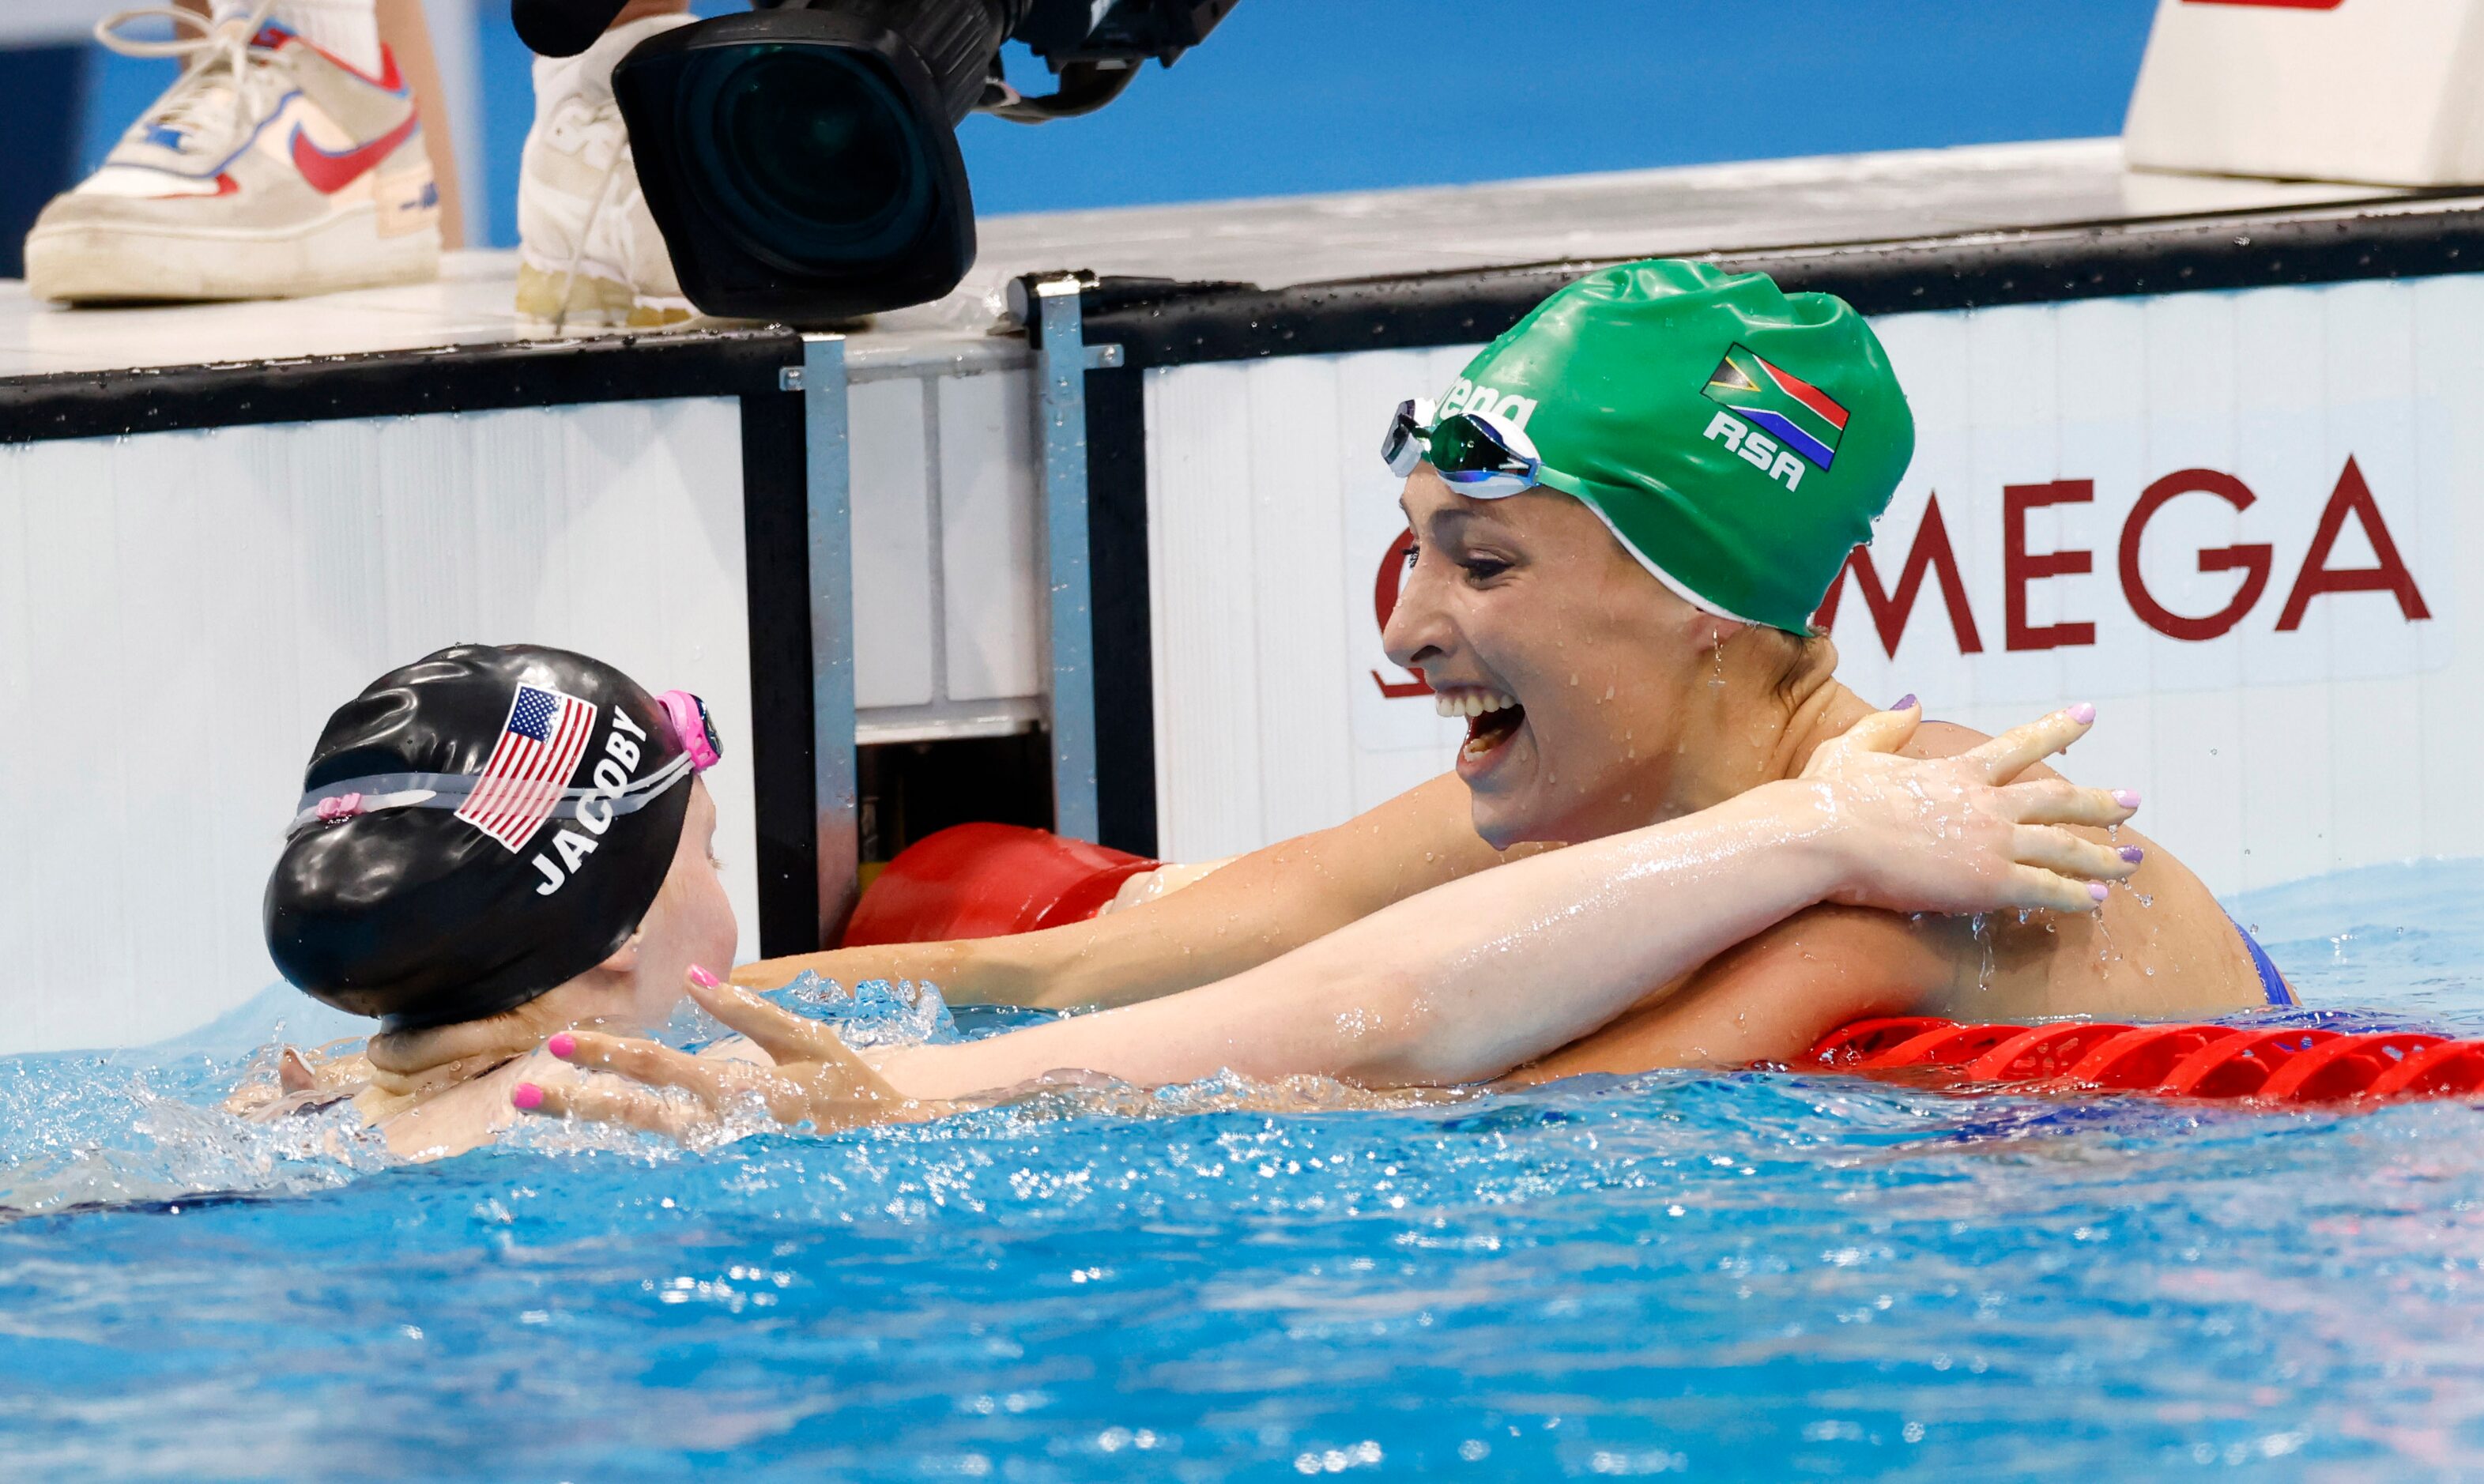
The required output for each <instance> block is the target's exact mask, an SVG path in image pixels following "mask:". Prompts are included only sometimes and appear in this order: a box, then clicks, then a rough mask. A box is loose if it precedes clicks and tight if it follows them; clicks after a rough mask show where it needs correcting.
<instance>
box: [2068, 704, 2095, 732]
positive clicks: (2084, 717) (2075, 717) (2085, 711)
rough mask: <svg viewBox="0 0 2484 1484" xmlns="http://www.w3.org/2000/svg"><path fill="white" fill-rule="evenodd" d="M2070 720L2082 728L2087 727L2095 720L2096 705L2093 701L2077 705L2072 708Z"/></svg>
mask: <svg viewBox="0 0 2484 1484" xmlns="http://www.w3.org/2000/svg"><path fill="white" fill-rule="evenodd" d="M2070 719H2071V720H2072V721H2075V722H2077V723H2078V724H2079V725H2081V726H2085V725H2087V724H2088V723H2089V722H2091V721H2093V720H2094V719H2095V703H2094V702H2093V701H2081V702H2079V703H2078V704H2077V705H2075V706H2073V707H2071V708H2070Z"/></svg>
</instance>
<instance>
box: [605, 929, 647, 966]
mask: <svg viewBox="0 0 2484 1484" xmlns="http://www.w3.org/2000/svg"><path fill="white" fill-rule="evenodd" d="M645 936H646V933H645V932H644V931H634V932H632V933H631V934H630V935H629V936H628V937H626V938H624V939H622V940H621V946H620V947H618V948H616V949H614V950H612V952H611V954H610V955H608V957H607V958H605V960H604V961H603V962H602V963H599V964H597V965H596V967H597V968H599V969H603V970H605V971H606V972H607V973H611V974H623V975H628V974H635V973H637V972H638V940H639V939H640V938H642V937H645Z"/></svg>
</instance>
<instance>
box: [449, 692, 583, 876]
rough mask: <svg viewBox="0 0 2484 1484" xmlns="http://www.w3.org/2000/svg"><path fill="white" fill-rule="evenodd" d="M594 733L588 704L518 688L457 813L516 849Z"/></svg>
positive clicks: (548, 813) (556, 797)
mask: <svg viewBox="0 0 2484 1484" xmlns="http://www.w3.org/2000/svg"><path fill="white" fill-rule="evenodd" d="M594 735H595V706H594V704H593V703H592V702H588V701H581V700H580V699H579V698H578V697H576V696H574V695H564V694H562V693H561V692H560V691H557V690H549V689H546V688H543V687H541V686H520V687H519V688H518V693H517V694H516V695H514V696H512V697H510V699H509V719H508V720H507V721H506V722H505V723H503V724H502V725H501V727H500V745H499V746H497V747H494V748H493V749H492V758H491V761H490V762H488V763H486V764H484V765H483V772H482V776H481V777H479V778H477V779H476V780H475V781H474V792H473V794H470V795H468V796H467V798H466V803H465V806H464V807H462V808H460V809H459V810H458V811H457V817H458V818H459V819H461V820H464V821H465V822H466V823H469V824H472V825H473V826H474V827H475V828H476V829H479V830H481V831H482V832H483V833H485V834H487V835H489V836H491V837H492V838H493V839H495V840H497V841H499V842H500V844H501V845H502V846H503V847H505V848H507V850H509V852H510V853H511V854H515V853H517V852H518V851H519V850H523V849H525V847H526V843H527V841H528V840H531V839H533V838H534V833H535V831H536V830H538V829H541V828H542V827H543V822H544V821H545V820H547V819H550V818H551V817H552V812H553V809H554V807H555V806H556V805H558V804H559V803H560V797H561V794H562V792H563V791H564V790H566V789H567V788H568V787H569V777H570V774H572V773H573V772H576V771H577V770H578V760H579V759H580V758H581V757H584V756H585V755H586V743H587V740H588V739H589V738H591V737H592V736H594Z"/></svg>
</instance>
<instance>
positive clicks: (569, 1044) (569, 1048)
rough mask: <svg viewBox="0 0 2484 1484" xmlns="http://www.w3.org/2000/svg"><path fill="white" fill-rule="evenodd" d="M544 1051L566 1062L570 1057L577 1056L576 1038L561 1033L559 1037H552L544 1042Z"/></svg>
mask: <svg viewBox="0 0 2484 1484" xmlns="http://www.w3.org/2000/svg"><path fill="white" fill-rule="evenodd" d="M544 1049H545V1050H546V1051H549V1052H551V1053H552V1054H553V1055H554V1056H556V1057H558V1058H560V1059H561V1060H562V1061H564V1062H566V1061H568V1060H569V1059H570V1058H571V1057H574V1056H576V1055H578V1038H577V1037H575V1036H572V1035H570V1034H569V1033H568V1032H567V1031H563V1032H561V1033H560V1034H559V1035H557V1036H554V1038H553V1039H550V1040H548V1041H545V1042H544Z"/></svg>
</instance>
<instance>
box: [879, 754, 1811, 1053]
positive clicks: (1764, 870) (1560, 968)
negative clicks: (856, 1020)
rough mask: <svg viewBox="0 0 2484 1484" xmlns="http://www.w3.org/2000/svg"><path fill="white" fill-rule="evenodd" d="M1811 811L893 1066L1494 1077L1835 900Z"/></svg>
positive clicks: (1514, 884)
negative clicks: (1144, 1000)
mask: <svg viewBox="0 0 2484 1484" xmlns="http://www.w3.org/2000/svg"><path fill="white" fill-rule="evenodd" d="M1812 798H1813V796H1812V795H1811V794H1809V793H1808V792H1807V791H1804V790H1803V789H1802V787H1801V786H1800V785H1794V784H1784V785H1778V784H1771V785H1769V786H1767V787H1765V788H1762V789H1758V790H1754V791H1752V792H1751V793H1748V794H1744V795H1742V796H1739V797H1737V798H1735V799H1732V800H1729V801H1728V802H1726V803H1724V804H1720V805H1718V806H1716V807H1715V808H1714V809H1710V810H1707V811H1705V812H1703V813H1701V814H1698V815H1694V816H1691V817H1688V818H1687V819H1683V820H1678V821H1674V822H1672V823H1666V824H1661V825H1657V826H1653V827H1651V828H1647V829H1641V830H1634V831H1632V832H1630V833H1627V834H1623V835H1616V836H1613V837H1611V838H1609V839H1606V840H1602V841H1596V842H1593V843H1591V844H1588V845H1583V846H1577V847H1573V848H1571V849H1569V850H1560V851H1556V852H1553V853H1549V854H1545V855H1539V856H1536V857H1533V858H1531V859H1528V860H1525V861H1518V862H1513V863H1511V864H1510V865H1508V866H1505V867H1503V868H1502V869H1500V870H1498V871H1493V872H1490V873H1488V874H1485V875H1482V876H1476V877H1467V878H1465V879H1461V880H1458V881H1453V882H1450V883H1448V884H1446V885H1444V886H1440V887H1437V888H1435V889H1433V890H1431V891H1429V892H1425V893H1423V894H1422V895H1420V896H1418V897H1413V898H1410V899H1408V900H1407V901H1404V902H1401V903H1398V904H1394V905H1392V906H1389V907H1387V908H1384V909H1382V910H1381V911H1378V912H1376V913H1373V914H1372V915H1370V916H1368V917H1365V918H1364V919H1363V920H1362V921H1360V922H1357V923H1354V924H1352V925H1350V926H1348V927H1345V928H1342V929H1340V930H1338V931H1336V932H1334V933H1331V934H1330V935H1329V936H1327V937H1324V938H1321V939H1320V940H1318V941H1317V942H1315V943H1312V944H1310V945H1308V946H1307V947H1304V948H1301V949H1298V950H1297V951H1295V952H1294V953H1291V954H1288V955H1286V956H1285V957H1283V958H1279V959H1277V960H1276V961H1274V962H1272V963H1268V964H1265V965H1262V966H1260V967H1258V968H1256V969H1253V970H1251V971H1250V972H1248V973H1245V974H1241V975H1237V976H1235V977H1233V978H1231V979H1228V980H1225V981H1223V982H1221V983H1218V984H1214V985H1206V986H1204V987H1202V988H1201V989H1198V990H1196V991H1194V992H1192V993H1190V994H1187V995H1183V996H1180V997H1178V998H1177V999H1170V1000H1159V1001H1155V1002H1151V1003H1149V1004H1146V1005H1139V1006H1132V1007H1129V1008H1126V1009H1122V1010H1117V1011H1110V1012H1104V1013H1102V1014H1096V1015H1088V1016H1082V1017H1079V1018H1077V1019H1074V1020H1066V1021H1059V1022H1056V1023H1054V1024H1051V1025H1045V1026H1038V1027H1033V1028H1030V1029H1028V1030H1025V1031H1020V1032H1017V1033H1014V1034H1012V1035H1009V1036H1002V1037H993V1038H990V1039H985V1040H981V1041H971V1042H967V1043H964V1044H958V1045H948V1046H935V1047H920V1048H912V1049H909V1050H907V1051H904V1052H899V1053H893V1054H891V1055H889V1056H888V1057H887V1058H886V1059H885V1060H883V1061H882V1062H881V1063H880V1070H881V1071H882V1073H883V1074H884V1075H886V1076H887V1077H888V1079H889V1080H890V1081H891V1082H892V1083H893V1084H895V1085H896V1086H897V1088H898V1090H899V1091H900V1092H901V1093H904V1094H905V1095H908V1096H914V1097H931V1098H948V1097H962V1096H967V1095H971V1094H973V1093H981V1092H988V1091H992V1090H995V1089H999V1088H1006V1087H1011V1086H1014V1085H1016V1084H1019V1083H1022V1082H1025V1081H1027V1080H1029V1079H1031V1078H1034V1077H1038V1076H1040V1075H1042V1074H1043V1073H1045V1072H1047V1071H1054V1070H1062V1069H1067V1068H1077V1069H1082V1070H1088V1071H1094V1072H1101V1073H1104V1074H1107V1075H1110V1076H1114V1077H1119V1078H1121V1079H1123V1080H1125V1081H1130V1082H1134V1083H1138V1084H1141V1085H1143V1086H1163V1085H1167V1084H1172V1083H1179V1082H1189V1081H1195V1080H1197V1079H1198V1078H1201V1077H1205V1076H1210V1075H1213V1074H1214V1073H1216V1072H1218V1071H1220V1070H1231V1071H1234V1072H1237V1073H1240V1074H1241V1075H1243V1076H1246V1077H1253V1078H1274V1077H1283V1076H1289V1075H1296V1074H1303V1073H1309V1074H1313V1075H1323V1076H1331V1077H1337V1078H1340V1079H1343V1080H1348V1081H1353V1082H1357V1083H1361V1084H1363V1085H1365V1086H1372V1087H1409V1086H1452V1085H1456V1084H1459V1083H1466V1082H1473V1081H1478V1080H1481V1079H1484V1078H1489V1077H1493V1076H1498V1075H1499V1074H1500V1073H1502V1072H1505V1071H1507V1070H1509V1069H1510V1068H1511V1067H1513V1066H1520V1065H1523V1064H1524V1063H1526V1062H1527V1061H1530V1060H1533V1059H1534V1058H1535V1057H1538V1056H1541V1055H1543V1054H1545V1053H1546V1052H1549V1051H1551V1050H1553V1048H1555V1047H1558V1046H1560V1045H1563V1044H1565V1043H1567V1042H1568V1041H1570V1040H1573V1039H1577V1038H1578V1037H1580V1036H1582V1035H1584V1034H1586V1033H1587V1032H1589V1031H1591V1030H1593V1029H1595V1028H1596V1027H1598V1026H1600V1025H1603V1024H1604V1023H1605V1022H1607V1021H1608V1020H1610V1019H1612V1018H1613V1017H1614V1016H1615V1015H1617V1014H1619V1013H1621V1012H1623V1011H1624V1010H1626V1009H1628V1008H1630V1006H1631V1005H1632V1004H1634V1003H1635V1002H1636V1001H1637V1000H1638V999H1639V998H1640V997H1641V996H1642V995H1644V994H1645V993H1646V992H1647V991H1648V990H1649V989H1650V988H1652V987H1654V986H1656V985H1662V984H1665V983H1668V982H1670V981H1672V980H1674V979H1677V978H1679V977H1681V976H1682V975H1684V974H1686V973H1688V972H1689V971H1690V970H1691V969H1693V968H1696V967H1697V966H1698V965H1699V964H1701V963H1703V962H1705V961H1706V960H1707V959H1709V958H1713V957H1715V955H1716V954H1718V953H1720V952H1722V951H1723V950H1725V949H1726V948H1729V947H1731V946H1732V945H1733V944H1735V943H1738V942H1740V941H1742V939H1743V938H1745V937H1748V936H1750V935H1751V934H1752V933H1754V932H1757V931H1760V930H1762V929H1764V928H1766V927H1768V926H1769V925H1770V924H1772V923H1775V922H1776V921H1778V920H1779V919H1781V918H1784V917H1786V916H1789V915H1791V914H1792V913H1794V912H1796V911H1799V910H1800V909H1802V908H1803V907H1806V906H1809V905H1811V904H1814V903H1816V902H1819V901H1821V900H1822V899H1823V898H1824V897H1826V896H1827V895H1828V894H1829V893H1831V892H1832V891H1834V890H1836V889H1837V887H1838V886H1839V884H1840V883H1841V881H1842V880H1843V878H1844V869H1843V865H1842V863H1841V862H1840V861H1839V860H1838V858H1837V856H1836V853H1835V851H1834V850H1832V849H1830V848H1828V847H1827V846H1825V845H1823V844H1822V843H1821V839H1820V831H1819V830H1818V829H1817V827H1816V826H1817V823H1818V821H1817V819H1816V817H1815V815H1814V813H1813V811H1814V809H1815V807H1816V806H1815V805H1814V804H1813V802H1812Z"/></svg>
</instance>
